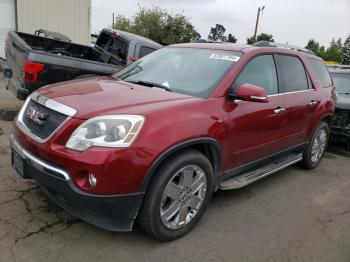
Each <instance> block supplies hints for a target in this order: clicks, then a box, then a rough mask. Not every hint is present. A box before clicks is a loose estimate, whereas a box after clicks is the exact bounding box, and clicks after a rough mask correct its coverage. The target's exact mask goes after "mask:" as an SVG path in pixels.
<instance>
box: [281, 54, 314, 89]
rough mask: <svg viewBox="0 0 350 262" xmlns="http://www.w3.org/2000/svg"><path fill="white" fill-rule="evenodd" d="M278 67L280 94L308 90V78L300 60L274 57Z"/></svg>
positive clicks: (292, 57) (293, 57)
mask: <svg viewBox="0 0 350 262" xmlns="http://www.w3.org/2000/svg"><path fill="white" fill-rule="evenodd" d="M275 57H276V62H277V66H278V76H279V84H280V89H281V90H280V93H290V92H296V91H303V90H307V89H309V84H308V76H307V74H306V71H305V67H304V65H303V63H302V62H301V60H300V59H299V58H298V57H296V56H290V55H275Z"/></svg>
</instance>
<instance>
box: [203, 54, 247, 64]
mask: <svg viewBox="0 0 350 262" xmlns="http://www.w3.org/2000/svg"><path fill="white" fill-rule="evenodd" d="M209 58H210V59H218V60H226V61H232V62H237V61H238V60H239V59H240V57H239V56H235V55H223V54H211V55H210V56H209Z"/></svg>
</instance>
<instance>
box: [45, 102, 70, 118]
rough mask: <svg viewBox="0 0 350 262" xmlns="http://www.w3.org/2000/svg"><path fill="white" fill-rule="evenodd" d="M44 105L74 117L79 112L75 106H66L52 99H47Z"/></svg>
mask: <svg viewBox="0 0 350 262" xmlns="http://www.w3.org/2000/svg"><path fill="white" fill-rule="evenodd" d="M44 105H45V106H46V107H48V108H50V109H52V110H54V111H56V112H59V113H61V114H64V115H66V116H69V117H73V116H74V115H75V114H76V113H77V110H75V109H74V108H71V107H69V106H66V105H64V104H62V103H59V102H57V101H55V100H52V99H48V100H46V101H45V104H44Z"/></svg>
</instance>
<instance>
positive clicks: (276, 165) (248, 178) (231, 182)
mask: <svg viewBox="0 0 350 262" xmlns="http://www.w3.org/2000/svg"><path fill="white" fill-rule="evenodd" d="M302 158H303V154H302V153H299V154H294V155H289V156H286V157H282V158H280V159H278V160H275V161H274V162H272V163H270V164H268V165H266V166H262V167H260V168H259V169H257V170H253V171H249V172H247V173H243V174H241V175H238V176H235V177H232V178H229V179H226V180H224V181H222V182H221V183H220V185H219V189H221V190H231V189H238V188H242V187H244V186H246V185H249V184H251V183H253V182H255V181H258V180H260V179H262V178H264V177H267V176H269V175H271V174H273V173H276V172H278V171H280V170H281V169H284V168H286V167H288V166H291V165H293V164H295V163H297V162H299V161H301V160H302Z"/></svg>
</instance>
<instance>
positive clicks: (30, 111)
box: [26, 106, 47, 125]
mask: <svg viewBox="0 0 350 262" xmlns="http://www.w3.org/2000/svg"><path fill="white" fill-rule="evenodd" d="M26 115H27V116H28V117H29V118H30V119H31V120H32V121H34V122H35V123H37V124H38V125H42V124H43V122H44V121H45V120H46V119H47V115H44V114H43V113H40V112H39V111H38V110H36V109H35V108H33V107H31V106H30V107H28V108H27V110H26Z"/></svg>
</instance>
